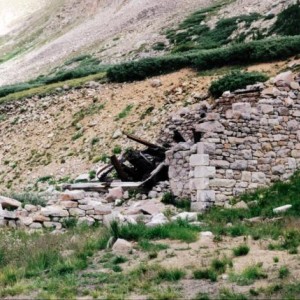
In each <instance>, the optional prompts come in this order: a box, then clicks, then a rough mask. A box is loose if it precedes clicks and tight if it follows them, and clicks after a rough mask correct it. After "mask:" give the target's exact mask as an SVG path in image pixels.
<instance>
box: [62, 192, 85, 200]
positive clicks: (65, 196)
mask: <svg viewBox="0 0 300 300" xmlns="http://www.w3.org/2000/svg"><path fill="white" fill-rule="evenodd" d="M84 197H85V192H84V191H65V192H64V193H62V194H61V195H60V200H61V201H72V200H73V201H77V200H81V199H84Z"/></svg>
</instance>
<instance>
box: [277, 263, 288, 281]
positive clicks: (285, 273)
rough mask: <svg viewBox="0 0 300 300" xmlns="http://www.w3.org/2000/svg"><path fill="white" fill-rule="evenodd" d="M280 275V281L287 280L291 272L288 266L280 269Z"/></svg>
mask: <svg viewBox="0 0 300 300" xmlns="http://www.w3.org/2000/svg"><path fill="white" fill-rule="evenodd" d="M278 274H279V275H278V277H279V278H280V279H283V278H286V277H288V276H289V274H290V270H289V269H288V267H287V266H282V267H281V268H280V269H279V271H278Z"/></svg>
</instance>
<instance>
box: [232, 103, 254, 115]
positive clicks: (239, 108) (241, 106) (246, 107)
mask: <svg viewBox="0 0 300 300" xmlns="http://www.w3.org/2000/svg"><path fill="white" fill-rule="evenodd" d="M232 111H233V112H239V113H241V114H244V113H246V114H247V113H249V112H250V111H251V104H250V103H248V102H237V103H233V104H232Z"/></svg>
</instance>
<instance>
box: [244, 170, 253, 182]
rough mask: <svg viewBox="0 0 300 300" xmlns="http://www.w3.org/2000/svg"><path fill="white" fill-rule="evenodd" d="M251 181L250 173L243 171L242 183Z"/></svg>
mask: <svg viewBox="0 0 300 300" xmlns="http://www.w3.org/2000/svg"><path fill="white" fill-rule="evenodd" d="M251 180H252V176H251V172H247V171H243V172H242V181H246V182H251Z"/></svg>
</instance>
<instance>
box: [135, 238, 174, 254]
mask: <svg viewBox="0 0 300 300" xmlns="http://www.w3.org/2000/svg"><path fill="white" fill-rule="evenodd" d="M138 246H139V248H140V249H142V250H143V251H146V252H158V251H161V250H166V249H168V248H169V246H168V245H166V244H159V243H151V242H150V241H148V240H140V241H139V243H138Z"/></svg>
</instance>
